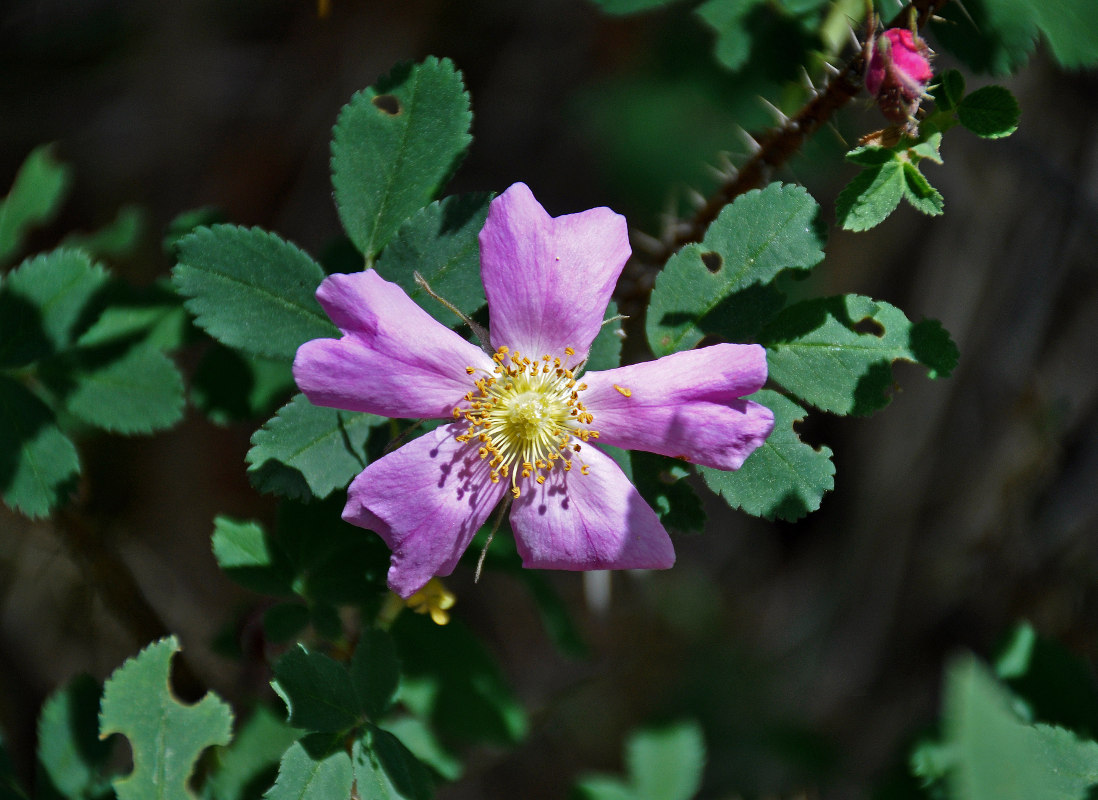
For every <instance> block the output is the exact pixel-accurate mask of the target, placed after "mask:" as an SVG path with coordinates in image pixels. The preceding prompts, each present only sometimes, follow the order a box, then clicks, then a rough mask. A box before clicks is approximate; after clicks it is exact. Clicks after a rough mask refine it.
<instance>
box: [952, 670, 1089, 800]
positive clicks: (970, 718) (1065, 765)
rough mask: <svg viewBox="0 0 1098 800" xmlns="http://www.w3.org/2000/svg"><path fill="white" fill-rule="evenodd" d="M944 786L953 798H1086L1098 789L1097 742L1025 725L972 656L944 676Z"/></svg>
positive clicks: (1059, 799)
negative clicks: (949, 764) (948, 767)
mask: <svg viewBox="0 0 1098 800" xmlns="http://www.w3.org/2000/svg"><path fill="white" fill-rule="evenodd" d="M945 695H946V699H945V711H944V716H945V727H946V746H947V748H948V750H947V752H948V753H949V754H950V756H951V757H952V761H953V763H952V769H951V770H950V774H949V783H950V786H951V787H952V790H953V796H955V797H957V798H958V800H1085V798H1087V797H1089V796H1090V794H1089V790H1090V788H1091V787H1092V786H1093V785H1094V784H1095V783H1098V744H1096V743H1095V742H1092V741H1086V740H1083V739H1079V738H1077V737H1076V736H1075V735H1074V734H1072V733H1071V732H1069V731H1066V730H1063V729H1062V728H1053V727H1050V726H1047V725H1027V724H1025V723H1024V722H1022V721H1020V720H1019V719H1018V718H1017V717H1016V716H1015V715H1014V713H1013V712H1012V710H1011V707H1010V705H1011V698H1010V696H1009V695H1008V693H1007V692H1006V691H1005V690H1004V689H1003V688H1002V687H1001V686H1000V685H999V684H998V683H996V681H995V680H994V678H992V677H991V675H990V674H989V673H988V671H987V669H986V668H985V667H983V666H982V665H981V664H979V663H978V662H977V661H976V660H975V659H974V658H971V657H970V658H964V659H961V660H959V661H957V662H955V663H954V664H953V665H952V666H951V668H950V670H949V673H948V675H947V678H946V690H945Z"/></svg>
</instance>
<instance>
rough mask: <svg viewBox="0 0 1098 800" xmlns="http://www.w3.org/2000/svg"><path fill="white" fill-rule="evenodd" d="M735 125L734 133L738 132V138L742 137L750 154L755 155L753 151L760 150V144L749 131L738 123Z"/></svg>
mask: <svg viewBox="0 0 1098 800" xmlns="http://www.w3.org/2000/svg"><path fill="white" fill-rule="evenodd" d="M735 127H736V133H738V134H739V135H740V138H741V139H743V141H744V144H746V145H747V150H748V152H749V153H750V154H751V155H755V153H757V152H759V151H760V150H762V145H761V144H759V143H758V142H757V141H755V137H754V136H752V135H751V134H750V133H748V132H747V131H745V130H744V129H743V128H741V127H740V126H739V125H737V126H735Z"/></svg>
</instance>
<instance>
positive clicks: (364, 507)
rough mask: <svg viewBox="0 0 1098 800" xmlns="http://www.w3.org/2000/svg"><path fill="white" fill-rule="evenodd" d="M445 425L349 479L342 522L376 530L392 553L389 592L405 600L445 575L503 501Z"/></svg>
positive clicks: (501, 487)
mask: <svg viewBox="0 0 1098 800" xmlns="http://www.w3.org/2000/svg"><path fill="white" fill-rule="evenodd" d="M462 430H463V426H460V425H443V426H441V427H439V428H436V429H435V430H433V431H431V432H430V433H426V434H424V435H423V436H421V437H420V438H418V439H416V440H414V441H412V442H409V443H408V444H406V445H404V446H403V447H401V448H400V449H399V450H397V451H395V452H393V453H390V454H389V455H387V456H385V457H384V458H382V459H380V460H378V461H375V462H374V463H373V464H371V465H370V466H368V467H366V469H365V470H364V471H363V472H362V473H361V474H360V475H359V476H358V477H357V478H355V479H354V480H353V481H352V482H351V486H350V488H349V489H348V490H347V505H346V507H345V508H344V509H343V519H345V520H347V522H350V523H351V524H353V525H358V526H359V527H362V528H368V529H370V530H373V531H376V532H377V533H378V535H380V536H381V538H382V539H384V540H385V543H386V544H387V545H389V549H391V550H392V551H393V556H392V560H391V562H390V567H389V588H390V589H392V590H393V591H394V592H396V593H397V594H399V595H400V596H401V597H410V596H411V595H413V594H415V593H416V592H417V591H419V590H420V589H422V588H423V586H424V585H425V584H426V583H427V581H429V580H430V579H431V578H432V577H433V576H435V575H449V574H450V573H451V572H453V571H454V567H455V566H456V565H457V562H458V559H460V558H461V554H462V553H464V552H465V549H466V548H467V547H468V546H469V542H470V541H472V539H473V535H474V534H475V533H476V532H477V530H479V529H480V526H481V525H483V524H484V521H485V520H486V519H487V518H488V515H489V514H491V513H492V509H493V508H494V507H495V506H496V504H497V503H498V502H499V500H500V498H501V497H503V493H504V491H506V489H507V488H508V487H507V484H506V482H503V481H501V482H500V483H495V484H494V483H491V482H490V481H489V478H488V472H489V469H488V463H487V462H486V461H482V460H481V459H480V458H478V457H477V449H476V446H475V445H472V444H462V443H460V442H458V441H457V440H455V439H454V435H455V434H457V433H461V432H462Z"/></svg>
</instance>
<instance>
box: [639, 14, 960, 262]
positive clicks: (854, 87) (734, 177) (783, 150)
mask: <svg viewBox="0 0 1098 800" xmlns="http://www.w3.org/2000/svg"><path fill="white" fill-rule="evenodd" d="M948 2H950V0H911V2H910V3H909V4H908V5H907V6H905V7H904V8H903V9H902V10H901V11H900V12H899V13H898V14H897V15H896V16H895V17H893V19H892V21H891V22H889V24H888V27H897V26H900V25H905V26H906V25H908V24H910V20H911V18H912V16H914V17H915V20H914V24H915V25H916V26H917V27H919V28H921V27H922V26H923V25H925V24H926V23H927V22H928V21H929V20H930V18H931V17H932V16H933V15H934V14H936V13H937V12H938V11H940V10H941V9H942V8H943V7H944V6H945V5H946V3H948ZM913 10H914V12H915V13H914V15H912V11H913ZM864 70H865V63H864V57H863V55H862V53H860V52H859V53H856V54H855V55H854V56H853V57H852V58H851V59H850V60H849V61H848V62H847V64H846V66H845V67H844V68H843V69H841V70H840V71H839V72H838V73H836V74H835V75H834V77H832V78H831V80H829V81H828V82H827V85H826V86H824V88H823V89H821V90H820V91H819V92H818V93H816V94H815V95H814V96H813V97H812V98H811V99H810V100H809V101H808V103H806V104H805V106H804V107H803V108H801V110H800V111H798V112H797V113H796V114H795V115H793V116H792V117H789V118H788V119H787V120H786V121H785V122H784V123H783V124H782V125H780V126H779V127H777V128H772V129H771V130H769V131H768V132H767V133H766V134H765V135H763V136H762V137H760V138H759V140H758V147H757V148H756V149H755V152H754V153H753V154H752V155H751V156H750V157H749V158H748V160H747V161H746V162H745V163H744V164H743V165H742V166H741V167H740V168H739V169H738V171H735V172H734V173H733V174H731V175H729V177H728V179H727V180H726V181H725V182H724V183H723V184H722V185H721V186H720V187H719V188H718V189H717V190H716V191H715V192H714V193H713V194H712V195H711V196H710V197H709V198H707V199H706V201H705V203H704V204H702V205H701V206H700V207H699V208H698V210H697V211H696V212H695V214H694V216H693V218H692V219H690V220H686V221H683V222H680V223H678V224H677V225H675V226H674V227H673V229H672V230H671V231H670V232H669V235H668V236H665V237H664V238H663V239H662V240H661V241H660V246H659V248H658V249H657V250H656V251H655V252H654V253H653V255H652V256H651V258H650V259H645V262H646V264H647V266H648V268H649V269H652V268H653V267H654V268H655V269H659V268H660V267H662V266H663V265H664V264H665V263H666V262H667V260H668V259H669V258H670V257H671V256H672V255H674V254H675V253H676V252H678V250H679V248H681V247H682V246H683V245H685V244H689V243H691V242H700V241H701V240H702V237H703V236H704V235H705V231H706V229H708V227H709V225H710V223H711V222H713V220H715V219H716V218H717V215H718V214H719V213H720V211H721V209H722V208H724V207H725V206H726V205H728V204H729V203H731V202H732V201H733V200H735V199H736V198H737V197H739V196H740V195H741V194H744V193H745V192H748V191H750V190H751V189H757V188H760V187H762V186H763V184H765V183H766V181H767V180H768V179H769V176H770V173H771V172H772V171H773V170H774V169H775V168H776V167H780V166H782V165H783V164H785V163H786V162H787V161H788V160H789V159H790V158H792V157H793V156H794V155H795V154H796V153H797V152H798V151H799V150H800V149H801V147H802V146H803V145H804V143H805V141H807V140H808V139H809V137H811V136H812V135H813V134H815V133H816V131H818V130H819V129H820V128H821V127H822V126H823V125H825V124H827V122H828V121H829V120H830V119H831V117H832V116H833V115H834V114H835V113H836V112H837V111H839V110H840V109H841V108H842V107H843V106H845V105H846V104H847V103H848V102H850V100H851V99H853V98H854V97H855V96H856V95H857V94H858V93H859V92H860V91H861V89H862V73H863V72H864ZM643 283H644V282H642V284H643Z"/></svg>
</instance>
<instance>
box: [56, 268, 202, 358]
mask: <svg viewBox="0 0 1098 800" xmlns="http://www.w3.org/2000/svg"><path fill="white" fill-rule="evenodd" d="M112 289H114V290H115V291H112V292H111V294H110V297H109V301H110V304H109V305H108V306H107V307H106V308H104V309H103V311H102V313H101V314H100V315H99V316H98V317H97V318H96V320H95V322H93V323H92V325H91V327H89V328H88V329H87V330H86V331H84V333H83V334H81V336H80V338H79V339H77V340H76V345H77V346H78V347H81V348H93V347H99V346H101V345H106V344H123V343H131V342H137V341H143V342H145V343H148V344H150V345H153V346H154V347H157V348H158V349H160V350H175V349H177V348H179V347H181V346H182V345H183V344H184V343H185V342H186V339H187V335H188V333H189V331H190V326H189V317H188V315H187V312H186V310H185V309H184V308H183V301H182V300H181V298H180V297H179V295H177V294H176V293H175V292H174V291H172V290H171V288H170V285H169V284H168V283H167V282H166V281H165V282H163V283H158V284H157V285H155V286H152V287H149V288H148V289H134V288H133V287H129V286H126V285H124V284H116V285H115V286H113V287H112Z"/></svg>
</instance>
